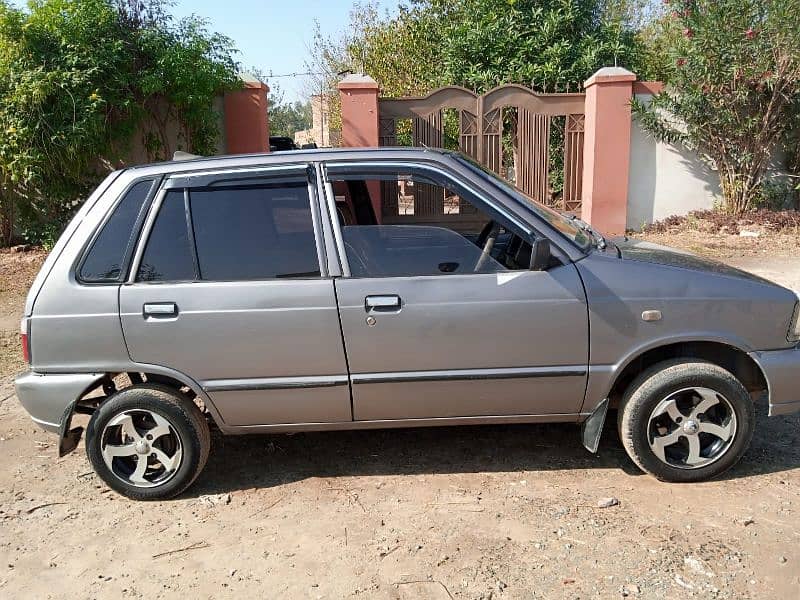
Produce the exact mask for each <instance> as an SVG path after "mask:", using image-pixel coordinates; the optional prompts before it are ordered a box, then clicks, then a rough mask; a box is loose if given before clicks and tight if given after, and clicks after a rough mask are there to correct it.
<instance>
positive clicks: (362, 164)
mask: <svg viewBox="0 0 800 600" xmlns="http://www.w3.org/2000/svg"><path fill="white" fill-rule="evenodd" d="M322 169H323V173H324V184H325V192H326V196H327V205H328V212H329V220H330V221H331V225H332V228H333V234H334V239H335V243H336V247H337V251H338V254H339V261H340V263H341V265H342V271H343V274H342V275H343V277H348V278H350V277H352V275H351V271H350V262H349V259H348V258H347V250H346V248H345V246H344V238H343V236H342V228H341V225H340V224H339V222H338V219H335V218H334V215H335V214H336V212H335V203H336V198H335V195H334V193H333V184H332V182H331V177H335V176H336V174H337V171H338V174H352V175H362V174H364V175H368V174H369V172H370V171H372V172H373V173H375V172H380V171H382V170H383V171H387V170H409V171H413V170H417V171H420V170H421V171H430V172H433V173H435V174H436V175H439V176H441V177H444V178H445V179H446V180H448V181H452V182H453V183H454V184H455V185H456V186H457V187H460V188H462V189H463V190H464V191H466V192H467V193H468V194H470V195H471V196H472V197H474V198H476V199H477V200H478V201H479V202H480V203H482V204H484V205H485V206H488V207H489V208H490V212H491V211H493V212H495V213H497V214H498V215H500V217H502V218H505V219H507V220H508V221H510V222H511V224H512V226H513V227H514V228H515V229H517V230H518V231H517V235H522V236H525V237H527V238H528V239H529V240H530V239H532V238H533V237H534V236H541V237H546V236H544V235H543V234H542V233H540V232H539V231H538V230H536V229H535V228H533V227H532V226H531V225H530V224H529V223H527V222H525V221H524V220H523V219H521V218H520V217H518V216H516V215H515V214H513V213H510V212H509V211H508V210H505V207H502V206H498V203H497V202H496V201H495V200H493V199H491V198H490V197H487V195H486V194H483V193H481V192H480V191H478V190H476V189H475V187H474V186H472V185H471V184H470V183H469V182H467V181H465V180H464V178H462V177H459V176H458V174H457V173H454V172H453V171H451V170H449V169H446V168H442V167H440V166H439V165H437V164H429V163H420V162H412V161H405V160H397V159H392V160H352V161H325V162H324V163H322ZM365 179H367V177H365ZM437 185H441V184H437ZM443 187H445V186H443ZM479 208H480V207H479ZM488 216H490V217H493V216H494V215H491V214H489V215H488ZM553 250H554V252H555V254H556V256H558V257H559V258H560V259H561V260H562V261H563V260H564V259H563V258H562V257H561V256H559V255H560V254H561V252H560V249H559V248H558V247H557V246H556V247H554V248H553ZM567 262H569V258H568V257H567ZM462 275H464V274H462ZM469 275H472V274H469ZM474 275H487V273H474ZM373 277H374V278H379V279H392V278H398V277H420V276H419V275H395V276H390V277H377V276H373ZM431 277H442V275H431ZM451 277H452V276H451Z"/></svg>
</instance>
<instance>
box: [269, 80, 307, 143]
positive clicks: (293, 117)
mask: <svg viewBox="0 0 800 600" xmlns="http://www.w3.org/2000/svg"><path fill="white" fill-rule="evenodd" d="M310 127H311V102H310V101H306V102H300V101H299V100H295V101H294V102H287V101H286V100H285V96H284V93H283V90H281V89H280V87H279V86H278V84H272V85H271V86H270V91H269V134H270V135H278V136H286V137H291V138H293V137H294V134H295V132H297V131H302V130H304V129H309V128H310Z"/></svg>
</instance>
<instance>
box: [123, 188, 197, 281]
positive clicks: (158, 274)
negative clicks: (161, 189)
mask: <svg viewBox="0 0 800 600" xmlns="http://www.w3.org/2000/svg"><path fill="white" fill-rule="evenodd" d="M136 278H137V279H138V280H139V281H190V280H193V279H194V278H195V273H194V261H193V259H192V250H191V246H190V242H189V232H188V230H187V228H186V209H185V205H184V201H183V191H171V192H168V193H167V195H166V196H165V197H164V202H163V203H162V205H161V209H160V210H159V211H158V216H157V217H156V221H155V223H153V229H152V231H151V232H150V237H149V238H148V240H147V246H145V250H144V255H143V256H142V262H141V264H140V265H139V272H138V273H137V276H136Z"/></svg>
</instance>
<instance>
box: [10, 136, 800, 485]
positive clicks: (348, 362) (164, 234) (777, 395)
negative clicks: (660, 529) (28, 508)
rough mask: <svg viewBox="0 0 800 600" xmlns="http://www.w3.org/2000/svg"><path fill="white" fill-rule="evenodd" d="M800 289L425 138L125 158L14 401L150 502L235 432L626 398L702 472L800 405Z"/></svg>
mask: <svg viewBox="0 0 800 600" xmlns="http://www.w3.org/2000/svg"><path fill="white" fill-rule="evenodd" d="M798 313H799V309H798V298H797V296H796V294H795V293H794V292H792V291H790V290H787V289H785V288H782V287H780V286H778V285H776V284H774V283H771V282H769V281H765V280H763V279H759V278H757V277H754V276H752V275H749V274H746V273H743V272H741V271H738V270H735V269H732V268H729V267H726V266H724V265H722V264H718V263H715V262H711V261H708V260H704V259H701V258H698V257H695V256H693V255H690V254H686V253H680V252H677V251H674V250H669V249H667V248H663V247H658V246H654V245H649V244H645V243H636V242H632V241H628V240H624V239H619V240H606V239H603V237H602V236H601V235H600V234H598V233H597V232H595V231H593V230H592V229H591V228H590V227H589V226H588V225H587V224H585V223H583V222H581V221H580V220H578V219H575V218H571V217H569V216H565V215H562V214H560V213H557V212H554V211H552V210H551V209H549V208H546V207H544V206H542V205H541V204H538V203H537V202H535V201H533V200H531V199H530V198H528V197H527V196H525V195H523V194H522V193H521V192H519V191H518V190H517V189H516V188H514V187H512V186H510V185H509V184H507V183H506V182H504V181H503V180H501V179H499V178H498V177H496V176H495V175H494V174H492V173H489V172H486V171H484V170H482V169H481V168H480V167H479V166H477V165H475V164H474V163H472V162H471V161H470V160H469V159H467V158H465V157H463V156H461V155H458V154H455V153H449V152H445V151H435V150H413V149H360V150H324V151H322V150H320V151H310V152H291V153H285V154H282V153H274V154H268V155H252V156H237V157H218V158H208V159H195V160H186V161H174V162H170V163H164V164H157V165H149V166H143V167H137V168H130V169H125V170H123V171H118V172H115V173H112V174H111V175H110V176H109V177H108V178H107V179H106V180H105V181H104V182H103V183H102V184H101V185H100V187H99V188H98V189H97V190H96V191H95V192H94V193H93V194H92V195H91V196H90V197H89V199H88V200H87V201H86V203H85V204H84V206H83V207H82V208H81V209H80V211H79V212H78V214H77V216H76V217H75V218H74V219H73V221H72V222H71V223H70V225H69V226H68V227H67V228H66V230H65V232H64V233H63V235H62V236H61V239H60V240H59V241H58V243H57V244H56V247H55V248H54V249H53V251H52V253H51V254H50V256H49V257H48V259H47V261H46V262H45V264H44V266H43V267H42V270H41V272H40V273H39V275H38V277H37V278H36V281H35V282H34V284H33V287H32V288H31V290H30V293H29V295H28V298H27V303H26V306H25V317H24V319H23V320H22V329H21V333H22V340H23V345H24V350H25V354H26V356H27V357H28V359H29V362H30V370H29V371H28V372H26V373H24V374H22V375H20V376H19V377H18V378H17V380H16V388H17V395H18V397H19V399H20V401H21V402H22V404H23V406H24V407H25V408H26V409H27V411H28V412H29V413H30V415H31V416H32V417H33V419H34V421H36V422H37V423H38V424H39V425H41V426H42V427H44V428H45V429H47V430H49V431H52V432H54V433H57V434H58V435H59V437H60V452H61V453H62V454H63V453H66V452H69V451H71V450H73V449H74V448H75V447H76V446H77V444H78V441H79V439H80V437H81V435H82V432H83V430H82V428H81V427H73V426H72V419H73V415H74V414H75V413H84V414H90V415H91V418H90V420H89V423H88V426H87V429H86V450H87V454H88V457H89V460H90V461H91V463H92V465H93V467H94V469H95V470H96V471H97V473H98V475H99V476H100V477H101V478H102V479H103V480H104V481H105V482H106V483H107V484H108V485H109V486H110V487H111V488H113V489H114V490H116V491H118V492H120V493H122V494H125V495H127V496H129V497H131V498H136V499H142V500H145V499H156V498H166V497H170V496H174V495H176V494H178V493H180V492H182V491H183V490H185V489H186V488H187V487H188V486H189V485H191V483H192V482H193V481H194V480H195V478H196V477H197V476H198V475H199V473H200V472H201V470H202V468H203V466H204V464H205V462H206V459H207V457H208V454H209V449H210V435H209V421H213V422H214V423H215V424H216V426H217V427H218V428H219V429H220V430H221V431H222V432H223V433H225V434H240V433H273V432H292V431H320V430H336V429H364V428H380V427H383V428H386V427H420V426H433V425H458V424H482V423H545V422H556V421H562V422H574V423H576V424H582V439H583V443H584V445H585V446H586V447H587V448H588V449H589V450H591V451H596V449H597V445H598V441H599V437H600V432H601V431H602V429H603V422H604V420H605V416H606V410H607V409H608V408H609V407H611V408H616V409H617V412H618V422H617V424H618V430H619V434H620V437H621V440H622V443H623V445H624V446H625V449H626V450H627V452H628V454H629V455H630V457H631V458H632V460H633V461H634V462H635V463H636V464H637V465H638V466H639V467H640V468H641V469H643V470H644V471H646V472H648V473H651V474H653V475H654V476H656V477H658V478H660V479H663V480H667V481H677V482H685V481H698V480H702V479H706V478H709V477H713V476H715V475H718V474H719V473H721V472H723V471H725V470H726V469H727V468H729V467H730V466H731V465H733V464H734V463H735V462H736V461H737V460H738V459H739V458H740V457H741V456H742V454H743V453H744V452H745V450H746V448H747V446H748V444H749V442H750V439H751V437H752V435H753V428H754V424H755V420H754V409H753V404H754V400H753V399H756V400H758V399H760V398H762V397H763V396H764V395H765V394H764V392H766V397H767V399H768V400H767V401H768V403H769V411H770V414H771V415H780V414H787V413H791V412H796V411H798V410H800V391H798V386H797V374H798V367H800V349H798V341H799V340H800V325H799V324H798V319H799V318H800V317H799V314H798Z"/></svg>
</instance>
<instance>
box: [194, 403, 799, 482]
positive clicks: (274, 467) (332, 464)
mask: <svg viewBox="0 0 800 600" xmlns="http://www.w3.org/2000/svg"><path fill="white" fill-rule="evenodd" d="M798 438H800V417H797V416H792V417H778V418H772V419H768V418H767V416H766V411H765V410H759V411H758V412H757V424H756V434H755V437H754V439H753V443H752V446H751V449H750V450H749V451H748V453H747V454H746V455H745V457H744V458H743V459H742V460H741V461H740V462H739V464H738V465H737V466H736V467H734V468H733V469H731V470H730V471H728V472H727V473H726V474H725V475H724V476H723V478H725V479H736V478H746V477H750V476H754V475H759V474H765V473H774V472H781V471H786V470H789V469H794V468H798V467H800V439H798ZM571 469H621V470H622V471H624V472H625V473H627V474H629V475H642V473H641V472H640V471H639V470H638V469H637V468H636V466H635V465H634V464H633V462H631V460H630V459H629V458H628V456H627V454H626V453H625V450H624V449H623V447H622V445H621V443H620V441H619V438H618V436H617V433H616V414H615V413H610V414H609V419H608V420H607V421H606V426H605V429H604V431H603V436H602V439H601V443H600V449H599V452H598V453H597V454H596V455H593V454H590V453H589V452H587V451H586V450H585V449H584V448H583V446H582V445H581V441H580V428H579V427H578V426H576V425H574V424H547V425H484V426H461V427H430V428H417V429H387V430H369V431H367V430H362V431H335V432H314V433H298V434H294V435H245V436H223V435H222V434H221V433H220V432H219V431H218V430H216V429H214V431H213V443H212V452H211V457H210V459H209V463H208V466H207V467H206V469H205V471H204V473H203V474H202V475H201V476H200V479H199V480H198V481H197V483H196V484H195V485H194V486H192V487H191V488H190V489H189V490H188V491H187V493H186V495H187V496H189V497H191V496H199V495H204V494H218V493H224V492H231V491H235V490H242V489H251V488H269V487H274V486H279V485H282V484H286V483H291V482H294V481H299V480H302V479H306V478H310V477H334V478H335V477H342V476H364V475H367V476H369V475H419V474H450V473H479V472H488V473H492V472H520V471H553V470H571Z"/></svg>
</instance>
